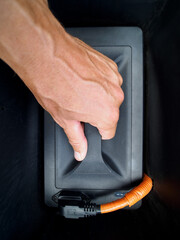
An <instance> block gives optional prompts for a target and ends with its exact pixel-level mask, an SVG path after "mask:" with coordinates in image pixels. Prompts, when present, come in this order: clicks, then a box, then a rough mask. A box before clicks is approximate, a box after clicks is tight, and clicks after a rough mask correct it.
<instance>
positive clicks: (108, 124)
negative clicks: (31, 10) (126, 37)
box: [104, 107, 119, 128]
mask: <svg viewBox="0 0 180 240" xmlns="http://www.w3.org/2000/svg"><path fill="white" fill-rule="evenodd" d="M104 120H105V121H104V122H105V128H112V127H113V126H114V125H116V124H117V122H118V120H119V109H118V108H114V107H111V108H109V109H108V110H107V111H106V117H105V119H104Z"/></svg>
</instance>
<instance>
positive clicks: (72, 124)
mask: <svg viewBox="0 0 180 240" xmlns="http://www.w3.org/2000/svg"><path fill="white" fill-rule="evenodd" d="M64 131H65V133H66V135H67V137H68V139H69V143H70V144H71V146H72V147H73V149H74V157H75V159H76V160H77V161H82V160H83V159H84V158H85V157H86V154H87V139H86V137H85V135H84V127H83V124H82V123H81V122H78V121H68V123H67V127H66V129H64Z"/></svg>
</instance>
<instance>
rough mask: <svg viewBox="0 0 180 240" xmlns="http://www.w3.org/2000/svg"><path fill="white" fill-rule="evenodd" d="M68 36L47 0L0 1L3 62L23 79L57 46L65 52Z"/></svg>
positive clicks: (0, 33)
mask: <svg viewBox="0 0 180 240" xmlns="http://www.w3.org/2000/svg"><path fill="white" fill-rule="evenodd" d="M66 35H67V34H66V33H65V31H64V29H63V27H62V26H61V25H60V23H59V22H58V21H57V20H56V19H55V17H54V16H53V15H52V13H51V11H50V10H49V8H48V5H47V2H46V1H45V0H0V58H1V59H2V60H4V61H5V62H6V63H7V64H8V65H9V66H11V67H12V68H13V69H14V70H15V71H16V73H17V74H19V76H20V77H21V78H22V79H29V78H27V76H26V75H27V74H30V73H31V74H33V72H34V73H35V71H36V69H37V68H38V69H39V65H40V64H45V63H42V61H41V60H42V56H44V55H46V56H48V55H49V56H51V55H53V54H54V52H55V51H56V49H55V48H56V46H57V45H61V47H62V49H63V45H65V44H64V43H65V36H66ZM61 36H62V37H61ZM62 51H63V50H62ZM27 71H28V72H27ZM38 71H39V70H38ZM26 84H29V83H26ZM29 87H30V86H29Z"/></svg>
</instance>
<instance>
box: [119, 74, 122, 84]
mask: <svg viewBox="0 0 180 240" xmlns="http://www.w3.org/2000/svg"><path fill="white" fill-rule="evenodd" d="M119 81H120V85H122V84H123V78H122V76H121V74H119Z"/></svg>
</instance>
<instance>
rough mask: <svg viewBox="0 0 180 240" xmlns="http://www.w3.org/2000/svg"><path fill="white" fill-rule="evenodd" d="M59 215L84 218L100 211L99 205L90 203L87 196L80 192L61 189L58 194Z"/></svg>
mask: <svg viewBox="0 0 180 240" xmlns="http://www.w3.org/2000/svg"><path fill="white" fill-rule="evenodd" d="M58 207H59V212H60V215H62V216H64V217H65V218H75V219H77V218H84V217H90V216H96V215H97V214H98V213H100V205H96V204H94V203H90V200H89V198H88V197H87V196H86V195H85V194H83V193H80V192H74V191H61V192H60V194H59V196H58Z"/></svg>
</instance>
